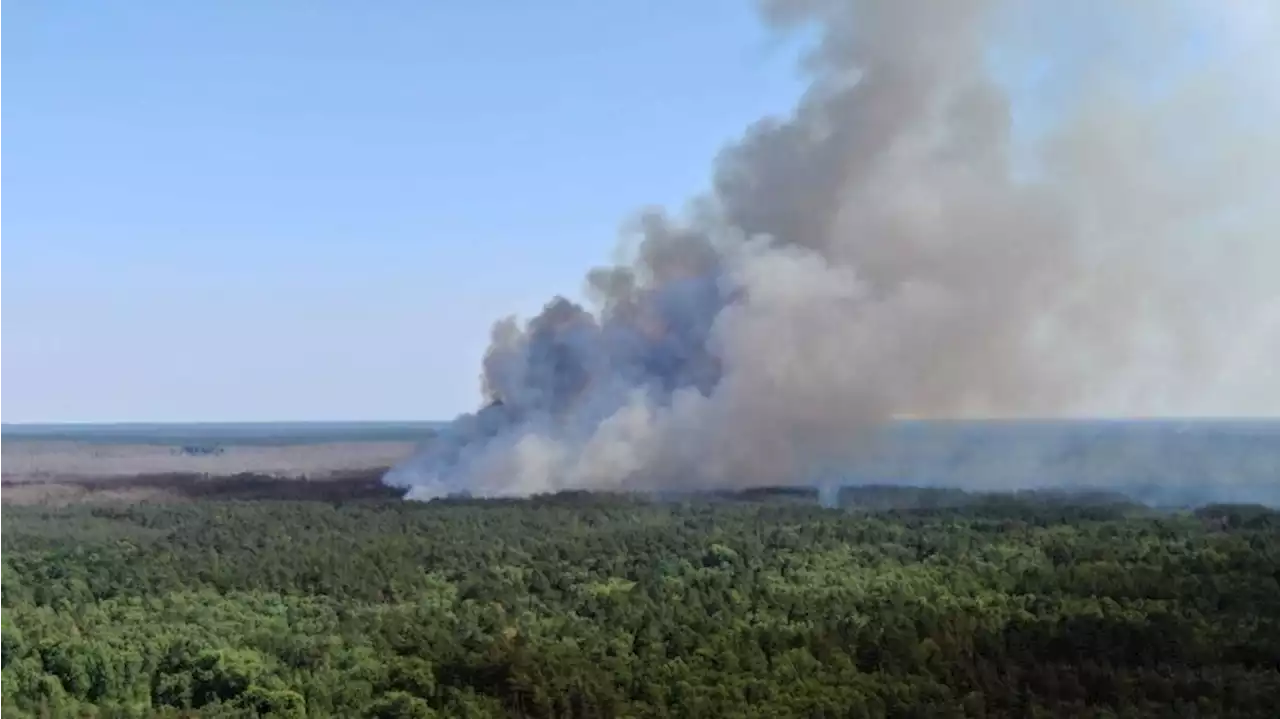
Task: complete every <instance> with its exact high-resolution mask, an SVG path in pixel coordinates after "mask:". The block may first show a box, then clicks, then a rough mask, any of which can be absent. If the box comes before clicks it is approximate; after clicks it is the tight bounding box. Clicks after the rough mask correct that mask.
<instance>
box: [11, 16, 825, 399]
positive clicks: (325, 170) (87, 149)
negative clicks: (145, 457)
mask: <svg viewBox="0 0 1280 719" xmlns="http://www.w3.org/2000/svg"><path fill="white" fill-rule="evenodd" d="M6 14H7V15H8V18H7V19H8V20H9V23H7V24H6V25H5V28H4V41H5V42H4V44H3V61H4V64H5V78H6V79H8V80H9V84H8V97H9V103H8V104H7V107H8V110H7V111H6V113H5V118H4V119H5V122H4V125H3V140H4V145H5V150H6V153H5V158H4V159H5V165H4V171H5V172H4V178H5V180H6V181H7V182H6V183H5V189H6V190H7V193H6V196H5V209H7V210H8V212H7V213H5V215H4V225H3V239H4V245H5V256H4V259H5V260H8V261H7V262H6V263H5V265H4V278H3V279H4V282H3V308H4V317H3V319H4V320H5V322H4V325H5V331H4V343H3V371H4V378H3V379H4V389H5V392H4V395H3V401H4V405H3V415H4V419H5V421H9V422H13V421H184V420H282V419H303V420H305V419H407V418H440V417H446V416H449V415H452V414H453V413H455V412H457V411H459V410H465V409H470V408H472V407H473V405H474V404H475V403H476V402H477V401H478V396H479V392H478V379H477V378H478V366H479V362H478V361H479V358H480V356H481V354H482V352H483V349H484V346H485V344H486V343H487V339H488V331H489V327H490V324H491V323H492V321H493V320H494V319H496V318H497V317H498V316H500V315H502V314H505V313H510V312H520V313H525V314H527V313H529V312H533V311H536V310H537V309H538V307H539V306H540V305H541V303H542V302H543V301H544V300H545V299H546V298H547V297H548V296H550V295H551V294H552V293H555V292H568V293H574V292H576V291H577V290H578V289H579V288H580V286H581V278H582V275H583V272H584V271H585V270H586V269H587V268H589V267H590V266H592V265H594V264H597V263H600V262H603V261H607V260H608V258H609V257H610V253H611V251H612V248H613V246H614V238H615V236H616V230H617V227H618V225H619V223H620V222H621V221H622V220H624V219H626V217H627V216H628V214H629V213H631V212H633V211H634V210H636V209H637V207H639V206H640V205H643V204H648V203H658V204H665V205H671V206H678V205H679V204H680V203H681V202H682V201H683V200H684V199H685V198H687V197H688V196H689V195H691V194H693V193H694V192H696V191H697V190H699V189H701V188H702V187H703V186H704V185H705V183H706V181H707V179H708V173H709V169H710V166H711V161H712V159H713V157H714V155H715V153H716V152H717V150H718V149H719V148H720V147H721V146H722V145H723V144H724V143H725V142H727V141H729V140H731V139H732V138H734V137H735V136H736V135H738V134H739V133H740V132H741V131H742V130H743V128H745V127H746V125H747V124H748V123H749V122H751V121H752V120H754V119H756V118H758V117H759V116H762V115H764V114H767V113H770V112H777V111H785V110H786V109H787V108H788V107H789V106H790V105H791V104H792V102H793V100H794V98H795V96H796V95H797V94H798V92H799V91H800V89H801V83H800V80H801V78H800V77H799V76H798V75H797V73H796V72H795V71H794V64H793V57H794V51H793V50H792V49H788V48H787V47H786V46H784V45H780V44H778V43H777V42H776V41H774V40H773V39H771V38H770V37H768V36H767V35H766V34H765V33H764V32H763V30H762V28H761V27H760V26H759V25H758V22H757V20H756V18H755V16H754V14H753V12H752V8H751V6H750V3H744V2H738V1H737V0H711V1H702V2H698V3H687V2H680V1H679V0H658V1H656V2H655V1H654V0H643V1H642V0H627V1H625V2H623V1H619V2H610V3H597V2H589V1H587V0H571V1H564V2H557V3H496V2H476V3H422V2H409V1H408V0H404V1H400V2H380V3H350V2H302V1H301V0H295V1H292V2H276V3H265V4H264V3H251V2H244V1H238V2H224V3H166V2H159V1H158V0H155V1H145V2H130V3H88V4H85V3H72V2H66V1H65V0H62V1H54V2H38V3H37V2H29V3H22V4H17V3H11V4H10V6H8V9H7V12H6Z"/></svg>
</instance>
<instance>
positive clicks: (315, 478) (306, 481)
mask: <svg viewBox="0 0 1280 719" xmlns="http://www.w3.org/2000/svg"><path fill="white" fill-rule="evenodd" d="M414 447H415V445H414V443H412V442H332V443H322V444H317V443H312V444H294V445H216V446H208V447H205V446H187V447H184V446H173V445H162V444H103V443H95V442H77V441H43V440H30V441H29V440H16V441H14V440H7V441H5V442H4V444H3V461H2V463H0V466H2V467H3V492H0V498H2V499H3V501H4V503H5V504H37V503H52V504H65V503H67V502H76V501H98V500H110V501H142V500H150V499H183V498H228V497H237V498H240V497H243V498H254V499H257V498H272V497H276V498H291V499H308V498H314V499H319V498H333V499H338V498H352V497H363V496H388V494H389V493H390V494H392V495H394V494H395V493H394V492H392V490H389V489H386V488H384V487H382V485H381V482H380V478H381V476H382V473H383V471H385V470H386V468H387V467H389V466H391V465H393V464H395V463H396V462H398V461H400V460H401V459H403V458H404V457H406V456H408V454H409V453H411V452H412V451H413V449H414Z"/></svg>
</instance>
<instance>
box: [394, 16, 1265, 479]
mask: <svg viewBox="0 0 1280 719" xmlns="http://www.w3.org/2000/svg"><path fill="white" fill-rule="evenodd" d="M1253 7H1258V6H1253ZM1258 9H1259V11H1258V12H1257V13H1255V14H1254V15H1252V16H1250V17H1249V18H1245V19H1242V18H1241V17H1240V14H1241V11H1240V9H1239V8H1237V7H1236V6H1234V5H1232V6H1228V5H1227V4H1221V3H1208V2H1195V1H1193V2H1189V3H1180V4H1177V5H1176V6H1172V5H1168V4H1160V5H1159V6H1158V7H1157V6H1154V5H1153V6H1149V7H1148V6H1145V5H1143V6H1138V5H1124V6H1119V5H1116V4H1104V3H1088V4H1064V3H1053V2H1029V3H1022V2H1019V3H1013V2H1008V3H1006V2H998V1H996V0H991V1H987V0H958V1H957V0H918V1H914V2H896V1H895V2H891V1H887V0H886V1H878V0H860V1H851V2H835V1H825V0H769V1H766V2H763V3H762V5H761V10H762V16H763V17H764V19H765V21H766V22H767V23H768V24H770V25H771V26H773V27H774V28H775V29H776V30H777V31H778V32H780V33H788V32H809V31H812V32H813V33H814V35H815V36H816V38H817V40H816V43H815V44H814V45H813V47H812V48H811V50H810V51H809V52H808V53H807V55H806V56H805V58H804V62H803V70H804V72H806V73H807V74H808V76H809V78H810V81H811V83H810V87H809V90H808V91H807V92H806V93H805V94H804V95H803V97H802V98H801V99H800V100H799V102H798V104H797V106H796V107H795V108H794V110H793V111H792V112H791V113H790V114H789V115H787V116H783V117H768V118H764V119H762V120H760V121H759V122H757V123H756V124H754V125H753V126H751V127H750V128H748V130H747V131H746V132H745V134H744V135H743V137H742V138H741V139H740V140H739V141H737V142H736V143H734V144H732V145H730V146H728V147H727V148H726V149H725V150H724V151H723V153H722V154H721V156H720V158H719V159H718V161H717V162H716V164H715V167H714V168H713V172H712V178H711V187H710V189H709V190H708V191H707V192H706V193H705V194H704V195H702V196H700V197H697V198H694V199H693V200H692V201H691V202H690V204H689V206H688V208H687V209H686V210H684V211H683V212H680V213H671V212H667V211H663V210H657V209H653V210H646V211H644V212H641V213H640V214H639V215H638V217H637V218H636V219H635V221H634V222H632V223H630V224H629V225H627V227H626V230H625V232H624V233H623V238H622V252H623V254H624V255H625V256H626V259H625V260H624V261H623V262H621V263H619V264H617V265H615V266H611V267H603V268H598V269H595V270H592V271H591V272H589V273H588V276H587V281H586V285H587V292H586V294H587V297H588V300H589V302H588V304H587V305H582V304H579V303H576V302H573V301H570V300H568V299H565V298H555V299H553V300H551V301H550V302H549V303H548V304H547V306H546V309H545V310H544V311H543V312H542V313H541V314H539V315H538V316H537V317H534V318H533V319H531V320H529V321H527V322H520V321H519V320H517V319H515V318H508V319H504V320H502V321H500V322H498V323H497V324H496V325H495V327H494V329H493V337H492V344H491V346H490V348H489V351H488V352H487V354H486V356H485V357H484V361H483V368H482V389H483V394H484V403H483V406H482V408H481V409H480V410H479V411H477V412H476V413H475V414H469V415H466V416H463V417H460V418H458V419H457V420H456V421H455V422H453V423H452V424H451V425H449V426H447V427H446V428H444V429H443V430H442V431H441V434H440V436H439V437H438V438H437V440H436V441H433V442H430V443H429V444H427V445H426V446H424V447H423V449H422V450H421V451H420V452H419V453H418V454H417V455H416V456H415V457H414V458H413V459H411V460H410V461H408V462H405V463H403V464H401V465H400V466H398V467H396V468H395V469H394V470H393V471H391V472H390V473H388V475H387V477H386V481H387V483H388V484H390V485H393V486H397V487H404V488H407V489H408V493H409V496H410V497H414V498H431V497H439V496H445V495H449V494H453V493H459V492H465V493H469V494H472V495H475V496H522V495H529V494H535V493H544V492H556V491H560V490H565V489H592V490H608V491H641V492H666V491H693V490H700V489H724V488H748V487H757V486H769V485H779V484H781V485H788V484H810V485H824V486H825V485H830V484H832V483H835V482H841V481H850V480H853V481H858V480H857V478H856V476H855V475H857V474H858V472H859V467H863V466H866V465H867V464H868V463H871V464H872V465H873V466H874V463H875V462H877V461H880V460H878V459H877V457H880V456H882V455H883V454H884V450H883V449H881V448H880V446H879V445H880V443H881V441H882V435H883V433H882V432H881V429H882V428H883V427H885V426H886V425H887V424H888V423H889V422H890V421H891V420H892V419H893V418H895V417H900V416H903V415H911V416H921V417H943V418H968V417H1005V418H1019V417H1023V418H1025V417H1040V418H1043V417H1062V416H1098V415H1105V416H1140V415H1170V414H1172V415H1190V416H1198V415H1218V416H1222V415H1242V414H1247V415H1266V414H1275V413H1276V412H1277V411H1280V379H1278V378H1277V374H1276V371H1275V368H1274V357H1276V356H1280V296H1278V290H1277V283H1276V277H1275V269H1274V268H1276V267H1280V257H1278V256H1277V255H1278V254H1280V253H1278V252H1277V250H1278V249H1280V248H1278V246H1277V243H1276V242H1275V232H1276V229H1277V227H1280V223H1277V221H1276V220H1277V219H1278V218H1277V216H1278V215H1280V206H1278V205H1277V204H1276V203H1275V202H1274V201H1273V198H1274V197H1276V196H1280V192H1277V190H1280V183H1277V171H1276V168H1277V167H1280V163H1277V159H1280V152H1277V145H1278V143H1277V141H1276V135H1275V133H1274V130H1273V128H1274V127H1275V126H1276V123H1275V122H1274V120H1275V119H1276V116H1277V112H1276V110H1277V109H1278V106H1280V103H1277V101H1276V100H1277V97H1280V93H1277V92H1276V89H1277V73H1275V72H1274V68H1275V67H1280V63H1277V62H1274V61H1275V60H1277V58H1276V57H1275V52H1276V51H1275V48H1276V47H1277V44H1276V43H1274V42H1272V40H1273V39H1274V38H1275V37H1276V34H1275V29H1276V23H1275V22H1274V20H1275V18H1274V17H1272V16H1271V15H1270V14H1269V13H1268V11H1267V10H1266V8H1265V7H1260V8H1258ZM1192 35H1195V36H1196V37H1198V38H1200V40H1199V41H1198V42H1197V43H1190V42H1189V40H1188V38H1190V37H1192ZM1206 38H1208V39H1206ZM1028 68H1036V72H1037V73H1039V75H1038V76H1037V77H1035V78H1034V79H1033V80H1030V81H1029V80H1028V79H1027V78H1026V77H1025V74H1026V73H1027V72H1029V70H1028ZM1019 72H1023V76H1019V77H1012V78H1011V74H1012V75H1018V73H1019ZM1036 112H1039V113H1040V114H1041V115H1044V117H1042V118H1041V119H1040V120H1038V121H1036V122H1030V121H1028V120H1027V119H1026V118H1027V116H1028V113H1030V114H1035V113H1036ZM1031 125H1034V127H1032V126H1031ZM1139 454H1141V452H1139ZM1100 456H1105V454H1104V455H1100ZM1272 457H1273V458H1272V459H1271V460H1270V461H1271V462H1272V464H1271V465H1270V466H1271V467H1274V466H1275V461H1274V455H1272ZM1149 458H1151V459H1155V460H1159V459H1161V458H1160V457H1158V456H1156V455H1150V457H1149ZM1140 461H1145V460H1142V459H1141V458H1140V457H1138V456H1130V457H1128V458H1127V460H1126V462H1125V463H1122V464H1118V465H1116V469H1117V471H1119V472H1120V473H1122V474H1125V475H1126V476H1122V477H1106V476H1104V475H1105V474H1106V473H1105V472H1103V471H1102V470H1101V469H1099V468H1098V467H1091V466H1085V465H1081V472H1083V475H1082V476H1070V475H1072V473H1071V472H1068V473H1067V475H1064V476H1062V477H1054V478H1051V479H1046V480H1041V481H1046V482H1051V483H1060V482H1065V483H1068V484H1071V483H1074V484H1080V485H1086V486H1087V485H1091V484H1093V483H1095V482H1098V481H1101V482H1102V483H1103V484H1104V485H1110V484H1112V483H1128V484H1133V483H1134V482H1139V483H1141V482H1148V483H1150V482H1154V483H1156V484H1157V485H1160V484H1162V483H1165V482H1166V481H1167V480H1166V478H1165V477H1164V476H1163V475H1162V474H1161V471H1162V470H1161V469H1160V468H1161V467H1165V466H1167V463H1166V464H1160V463H1156V464H1153V465H1149V466H1146V467H1142V466H1140ZM1197 463H1201V464H1202V463H1203V462H1198V461H1193V462H1191V465H1192V466H1195V465H1196V464H1197ZM1034 464H1035V463H1034V462H1033V463H1031V464H1028V465H1027V466H1026V467H1024V469H1023V470H1022V471H1017V472H1013V471H1005V472H1003V473H1002V474H997V475H995V476H993V475H991V474H989V473H988V474H977V473H975V474H972V475H961V474H955V473H952V474H951V475H950V476H949V478H947V481H954V482H957V483H959V485H960V486H964V487H968V488H989V489H1011V488H1015V487H1017V486H1022V485H1021V483H1023V482H1026V481H1028V479H1027V478H1028V477H1033V476H1036V475H1035V474H1034V472H1032V471H1030V470H1032V469H1034V468H1035V467H1033V466H1032V465H1034ZM922 466H926V467H928V466H931V465H930V463H929V462H924V463H923V464H922ZM996 468H997V467H996V466H995V465H994V464H993V465H991V466H988V467H987V469H996ZM1006 469H1007V468H1006ZM1259 471H1263V470H1261V469H1258V468H1255V472H1259ZM906 474H909V473H906ZM1076 474H1080V473H1076ZM1271 477H1272V479H1273V478H1274V475H1271ZM922 479H923V481H924V483H932V481H933V480H935V479H937V480H938V481H941V478H935V477H925V478H921V477H911V476H906V475H904V476H902V477H900V478H898V479H895V480H894V481H901V482H903V483H921V481H922ZM877 481H878V480H877ZM1223 481H1226V480H1225V478H1224V477H1223V476H1219V475H1218V474H1216V473H1213V472H1211V473H1210V474H1208V475H1202V476H1200V477H1198V478H1195V479H1193V480H1188V482H1195V483H1199V485H1198V486H1203V485H1206V484H1213V485H1215V486H1216V485H1218V484H1219V483H1221V482H1223ZM1267 481H1271V480H1270V479H1269V480H1267ZM1174 486H1176V487H1178V488H1183V487H1188V486H1190V485H1189V484H1187V483H1185V482H1181V481H1178V482H1175V483H1174ZM1179 491H1181V490H1179ZM1198 491H1199V490H1198ZM1215 491H1216V490H1215ZM1232 491H1233V490H1232ZM1212 493H1213V492H1207V493H1206V494H1212Z"/></svg>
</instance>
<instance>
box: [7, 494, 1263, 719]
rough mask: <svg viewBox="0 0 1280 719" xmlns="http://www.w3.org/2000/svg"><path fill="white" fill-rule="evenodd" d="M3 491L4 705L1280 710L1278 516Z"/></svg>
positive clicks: (526, 712)
mask: <svg viewBox="0 0 1280 719" xmlns="http://www.w3.org/2000/svg"><path fill="white" fill-rule="evenodd" d="M836 504H837V506H836V507H834V508H824V507H822V506H819V503H818V501H817V496H816V493H814V492H810V491H807V490H761V491H754V492H747V493H736V494H733V493H729V494H721V495H715V496H711V495H702V496H696V495H690V496H681V497H662V498H655V497H636V496H625V495H597V494H582V493H568V494H560V495H551V496H542V497H535V498H531V499H526V500H464V499H451V500H438V501H433V502H430V503H421V502H409V501H402V500H399V499H396V498H394V497H380V496H368V497H363V498H359V499H344V500H341V501H335V500H333V499H331V498H320V499H315V498H306V497H294V496H284V497H276V496H273V495H271V494H270V493H259V496H256V497H255V498H253V499H244V498H236V497H226V496H223V495H219V494H217V493H214V494H212V495H211V496H210V497H205V498H201V499H198V500H194V501H193V500H190V499H182V500H177V499H175V500H172V501H156V502H142V503H98V504H85V503H79V504H71V505H68V506H62V507H55V506H41V505H35V506H8V505H6V507H5V510H4V521H3V615H2V620H3V634H2V637H3V716H4V717H45V716H49V717H64V716H65V717H202V718H210V719H212V718H214V717H279V718H285V717H289V718H296V717H380V718H387V719H390V718H400V719H408V718H422V717H503V716H519V717H829V718H835V717H1058V716H1072V717H1077V716H1079V717H1144V716H1153V717H1154V716H1161V717H1164V716H1175V717H1209V716H1213V717H1275V716H1277V712H1278V711H1280V709H1277V707H1280V513H1278V512H1276V511H1273V510H1269V509H1266V508H1263V507H1258V506H1246V505H1231V506H1226V505H1219V506H1208V507H1202V508H1200V509H1196V510H1184V511H1156V510H1153V509H1149V508H1146V507H1143V506H1141V505H1136V504H1133V503H1129V502H1125V501H1123V500H1122V499H1120V498H1118V497H1112V496H1109V495H1089V496H1085V495H1069V494H1051V493H1049V494H1046V493H1040V494H1005V495H976V494H966V493H963V492H958V491H947V490H929V489H910V488H897V489H895V488H890V487H869V488H847V489H845V490H844V491H842V492H841V493H840V495H839V497H838V502H837V503H836Z"/></svg>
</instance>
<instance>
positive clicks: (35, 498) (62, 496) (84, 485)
mask: <svg viewBox="0 0 1280 719" xmlns="http://www.w3.org/2000/svg"><path fill="white" fill-rule="evenodd" d="M385 471H386V468H385V467H380V468H372V469H365V470H352V471H348V472H339V473H334V474H332V475H330V476H326V477H324V478H323V479H302V478H291V477H277V476H272V475H266V474H256V473H251V472H246V473H240V474H233V475H224V476H210V475H200V474H182V473H170V474H142V475H135V476H124V477H120V476H116V477H105V478H95V477H48V478H41V479H33V478H25V477H24V478H22V479H12V478H5V479H4V480H3V481H0V501H3V503H4V504H53V505H61V504H72V503H79V502H141V501H157V502H165V501H185V500H257V501H263V500H266V501H270V500H279V501H319V502H340V501H352V500H368V499H398V498H401V497H403V496H404V493H405V491H404V490H403V489H397V488H394V487H388V486H386V485H384V484H383V483H382V475H383V473H384V472H385Z"/></svg>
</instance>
